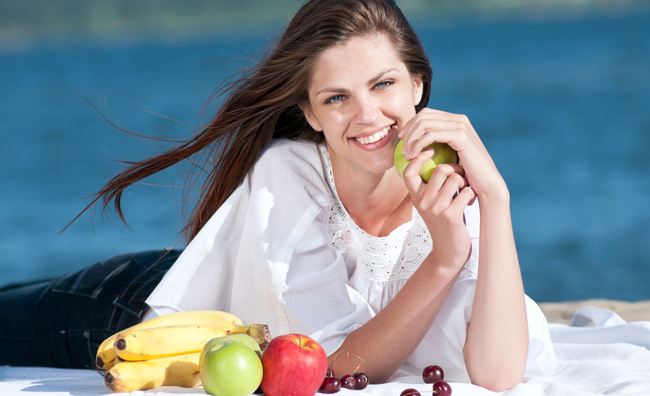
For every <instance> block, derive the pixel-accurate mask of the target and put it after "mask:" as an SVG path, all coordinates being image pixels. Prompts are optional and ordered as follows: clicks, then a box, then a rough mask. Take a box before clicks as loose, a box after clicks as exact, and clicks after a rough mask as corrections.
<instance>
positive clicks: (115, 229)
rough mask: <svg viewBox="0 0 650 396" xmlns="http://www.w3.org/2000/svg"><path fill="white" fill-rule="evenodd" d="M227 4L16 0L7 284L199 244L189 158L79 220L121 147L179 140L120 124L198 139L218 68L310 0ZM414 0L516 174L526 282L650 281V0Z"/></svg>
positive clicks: (546, 290) (112, 170)
mask: <svg viewBox="0 0 650 396" xmlns="http://www.w3.org/2000/svg"><path fill="white" fill-rule="evenodd" d="M18 3H20V4H22V6H20V7H23V8H22V9H19V8H20V7H19V6H17V5H16V4H18ZM109 3H110V2H109ZM213 3H217V5H219V4H220V5H221V7H222V8H221V9H218V8H217V9H215V8H214V5H205V4H207V2H196V3H192V4H194V6H193V7H194V8H192V9H182V8H181V9H178V7H183V5H184V4H189V3H180V2H167V1H163V2H160V3H155V4H156V5H157V6H153V5H151V4H152V2H146V1H143V2H142V3H140V2H135V3H130V4H131V6H130V7H132V9H129V8H128V7H127V8H126V11H125V6H124V5H125V4H129V3H128V2H115V4H122V8H121V9H120V10H117V11H116V10H115V9H113V10H112V9H110V5H107V2H99V1H89V2H87V3H82V2H77V3H76V5H75V3H74V2H72V1H61V2H52V3H50V2H45V1H36V0H29V1H25V2H9V1H5V0H2V1H1V2H0V136H2V143H1V144H0V170H1V175H2V182H1V183H0V286H1V285H4V284H7V283H11V282H21V281H27V280H30V279H34V278H43V277H49V276H55V275H58V274H62V273H65V272H69V271H74V270H79V269H81V268H83V267H84V266H86V265H89V264H92V263H94V262H96V261H99V260H103V259H105V258H108V257H110V256H113V255H117V254H121V253H126V252H134V251H142V250H149V249H161V248H164V247H171V246H183V244H184V242H183V241H182V239H181V237H180V235H179V234H178V230H179V229H180V227H181V226H182V218H183V217H182V215H183V211H184V210H185V211H186V209H187V206H184V205H183V203H184V202H183V193H182V187H183V181H182V179H183V175H184V172H186V168H185V167H179V168H177V169H172V170H169V171H166V172H164V173H163V174H161V175H159V176H156V177H153V178H151V179H150V180H147V182H146V183H145V184H142V185H138V186H134V187H132V188H130V189H128V190H127V191H126V193H125V195H124V212H125V215H126V219H127V221H128V224H129V227H126V226H124V225H123V224H122V223H121V222H120V220H119V219H118V217H117V216H116V214H115V213H114V211H112V210H111V208H109V210H108V212H107V214H106V215H103V214H102V212H101V210H98V209H97V210H92V209H91V210H89V211H88V212H86V213H84V214H83V215H81V216H80V217H79V218H78V219H77V220H76V221H75V222H74V223H72V224H71V225H70V226H69V227H68V228H67V229H66V230H65V231H64V232H62V233H61V232H60V231H61V230H62V229H63V228H64V227H66V225H68V224H69V223H70V221H72V220H73V219H74V218H75V216H77V214H79V213H80V212H81V211H82V210H83V209H84V208H85V207H86V205H88V204H89V203H90V198H89V197H90V196H91V195H92V193H94V192H96V191H97V190H98V189H99V188H100V187H101V186H102V184H103V183H104V182H105V181H106V180H108V179H109V178H110V177H112V176H113V175H115V174H116V173H117V172H118V171H119V170H120V169H122V166H123V165H122V164H120V163H119V162H118V161H119V160H137V159H142V158H145V157H146V156H148V155H152V154H154V153H156V152H159V151H160V150H161V149H162V148H163V147H165V146H166V145H168V144H169V143H165V142H163V141H154V140H150V139H143V138H139V137H135V136H133V135H130V134H128V133H125V132H122V131H120V130H118V128H116V126H117V127H119V128H123V129H125V130H128V131H131V132H134V133H137V134H142V135H147V136H153V137H157V138H162V139H171V140H179V139H184V138H187V137H188V136H190V134H191V132H192V131H193V129H194V128H195V127H196V126H198V125H200V124H201V123H202V122H204V121H205V119H203V118H202V110H203V109H204V106H205V105H206V102H207V100H208V99H209V97H210V95H211V93H212V92H213V91H214V89H215V88H216V87H217V86H218V85H219V83H220V82H222V81H223V79H224V78H226V77H227V76H229V75H230V74H232V73H234V72H237V71H238V70H240V69H241V68H242V67H245V66H246V65H250V61H251V60H254V59H256V58H259V56H260V55H261V54H262V53H263V49H264V46H265V45H266V44H268V43H269V42H270V41H272V40H273V39H274V38H275V37H276V36H277V34H276V33H277V32H278V31H279V29H280V28H281V26H282V24H283V23H284V22H285V21H286V20H287V18H289V16H290V15H292V13H293V12H295V10H296V9H297V7H298V2H297V1H290V0H282V1H277V2H266V1H264V2H262V1H260V0H258V1H252V0H245V1H239V2H237V3H230V2H224V1H221V2H219V1H216V2H213ZM53 4H57V6H56V7H55V6H54V5H53ZM80 4H81V5H80ZM133 4H138V5H133ZM147 4H150V5H149V6H150V7H152V8H150V9H147ZM201 4H204V5H205V8H204V9H201ZM233 4H237V7H235V6H234V5H233ZM270 4H272V5H273V6H272V7H271V6H270ZM398 4H400V5H401V6H402V8H403V9H404V12H405V14H406V15H407V16H408V17H409V18H410V19H411V21H412V23H413V25H414V27H415V28H416V30H417V31H418V33H419V34H420V37H421V39H422V41H423V43H424V45H425V47H426V49H427V52H428V54H429V57H430V60H431V63H432V66H433V69H434V81H433V90H432V91H433V92H432V95H431V100H430V102H429V106H430V107H433V108H438V109H441V110H445V111H450V112H455V113H464V114H467V115H468V116H469V118H470V120H471V121H472V123H473V125H474V127H475V128H476V129H477V131H478V132H479V134H480V136H481V137H482V139H483V140H484V142H485V144H486V146H487V148H488V150H489V151H490V152H491V154H492V156H493V158H494V160H495V162H496V163H497V166H498V167H499V169H500V171H501V173H502V174H503V176H504V178H505V179H506V182H507V183H508V185H509V188H510V192H511V197H512V215H513V222H514V229H515V236H516V241H517V246H518V252H519V258H520V263H521V268H522V274H523V277H524V284H525V288H526V292H527V294H528V295H530V296H531V297H532V298H533V299H535V300H538V301H565V300H578V299H588V298H610V299H618V300H626V301H636V300H643V299H650V287H649V286H648V285H650V209H649V207H648V197H650V8H649V7H648V6H647V5H646V4H645V2H643V1H637V2H635V1H620V2H603V1H600V2H598V1H566V2H559V1H558V2H554V1H549V2H543V1H537V2H535V1H532V2H526V5H523V4H524V2H517V1H512V0H510V1H505V0H502V1H496V0H492V1H485V2H476V1H474V2H473V1H469V0H467V1H460V2H456V3H453V2H450V1H441V2H440V3H439V4H438V3H436V2H433V3H431V2H425V1H417V0H410V1H409V0H404V1H402V2H400V1H399V0H398ZM549 4H551V6H549ZM66 7H67V8H66ZM106 7H109V8H106ZM174 7H177V8H174ZM153 9H155V10H157V12H159V13H160V14H155V13H153V12H150V11H151V10H153ZM34 10H38V11H34ZM118 11H119V12H118ZM165 12H167V14H169V15H167V14H165ZM39 18H40V19H39ZM156 18H157V19H156ZM216 105H217V103H212V104H210V105H208V106H207V110H206V114H207V115H208V117H209V114H210V112H211V111H214V108H215V106H216ZM233 165H236V164H233ZM171 186H176V187H175V188H174V187H171ZM191 203H192V201H191V198H190V200H189V201H188V202H185V204H186V205H191Z"/></svg>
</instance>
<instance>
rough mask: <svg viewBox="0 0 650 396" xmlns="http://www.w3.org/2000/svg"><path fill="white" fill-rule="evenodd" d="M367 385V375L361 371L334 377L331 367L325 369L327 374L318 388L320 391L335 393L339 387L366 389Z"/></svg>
mask: <svg viewBox="0 0 650 396" xmlns="http://www.w3.org/2000/svg"><path fill="white" fill-rule="evenodd" d="M367 386H368V376H367V375H366V374H365V373H362V372H355V373H352V374H346V375H344V376H343V377H341V379H339V378H336V376H335V375H334V371H332V369H327V375H326V376H325V379H324V380H323V384H322V385H321V386H320V389H319V390H318V391H319V392H320V393H336V392H338V391H340V390H341V388H345V389H351V390H361V389H366V387H367Z"/></svg>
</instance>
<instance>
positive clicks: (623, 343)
mask: <svg viewBox="0 0 650 396" xmlns="http://www.w3.org/2000/svg"><path fill="white" fill-rule="evenodd" d="M550 331H551V338H552V339H553V346H554V348H555V352H556V354H557V358H558V361H559V367H558V370H557V372H556V373H555V374H554V375H552V376H550V377H545V378H537V377H535V378H526V380H525V382H524V383H522V384H519V385H517V386H516V387H514V388H513V389H511V390H509V391H506V392H501V393H496V392H490V391H487V390H485V389H483V388H480V387H478V386H474V385H470V384H462V383H451V387H452V393H453V395H454V396H495V395H504V396H537V395H551V396H586V395H590V396H591V395H604V394H606V395H626V396H627V395H638V396H648V395H650V322H629V323H626V322H625V321H624V320H623V319H621V318H620V317H619V316H618V315H616V314H615V313H613V312H611V311H607V310H603V309H598V308H594V307H585V308H583V309H581V310H579V311H577V312H576V314H575V315H574V317H573V322H572V325H571V326H568V325H560V324H550ZM406 388H415V389H418V390H420V391H421V393H422V396H429V395H431V385H427V384H424V383H423V382H422V379H421V378H417V377H407V378H400V379H399V380H397V381H396V382H392V383H388V384H382V385H370V386H369V387H368V388H366V389H365V390H363V391H348V390H342V391H341V392H339V393H338V394H337V395H340V396H362V395H385V396H398V395H399V394H400V392H401V391H402V390H404V389H406ZM43 393H45V394H46V396H100V395H107V396H108V395H112V393H111V392H110V391H109V390H108V388H106V387H105V386H104V382H103V379H102V377H101V375H100V374H99V373H98V372H96V371H92V370H69V369H54V368H40V367H38V368H25V367H0V394H1V395H2V396H4V395H18V394H20V395H22V396H27V395H29V394H33V395H34V396H36V395H38V396H43ZM139 394H158V395H160V396H165V395H178V394H187V395H190V394H205V393H204V392H203V389H202V388H191V389H186V388H178V387H162V388H158V389H154V390H149V391H146V392H133V393H132V395H134V396H135V395H139Z"/></svg>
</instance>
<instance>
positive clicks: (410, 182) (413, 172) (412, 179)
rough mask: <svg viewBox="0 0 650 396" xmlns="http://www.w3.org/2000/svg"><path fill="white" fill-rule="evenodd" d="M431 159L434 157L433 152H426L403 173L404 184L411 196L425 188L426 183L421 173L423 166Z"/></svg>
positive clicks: (414, 160) (410, 163) (415, 159)
mask: <svg viewBox="0 0 650 396" xmlns="http://www.w3.org/2000/svg"><path fill="white" fill-rule="evenodd" d="M431 157H433V150H424V151H422V152H421V153H420V155H418V156H417V157H415V158H414V159H413V160H411V162H409V164H408V165H406V168H404V172H403V173H402V175H403V176H404V183H405V184H406V188H407V189H408V190H409V193H410V194H411V195H414V194H416V193H417V192H418V191H419V190H420V189H421V188H422V187H423V186H424V181H422V178H421V177H420V174H419V172H420V169H421V168H422V165H424V163H425V162H427V161H428V160H430V159H431Z"/></svg>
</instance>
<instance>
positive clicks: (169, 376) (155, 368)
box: [104, 353, 201, 392]
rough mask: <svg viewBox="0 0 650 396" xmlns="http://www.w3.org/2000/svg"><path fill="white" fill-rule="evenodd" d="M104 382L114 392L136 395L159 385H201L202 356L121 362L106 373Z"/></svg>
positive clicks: (193, 354)
mask: <svg viewBox="0 0 650 396" xmlns="http://www.w3.org/2000/svg"><path fill="white" fill-rule="evenodd" d="M104 383H105V384H106V386H107V387H108V388H109V389H110V390H112V391H113V392H133V391H137V390H147V389H153V388H157V387H159V386H181V387H184V388H191V387H194V386H199V385H201V375H200V372H199V354H198V353H190V354H185V355H177V356H169V357H164V358H159V359H150V360H142V361H139V362H120V363H117V364H115V366H113V367H111V368H110V369H109V370H108V371H107V372H106V374H104Z"/></svg>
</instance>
